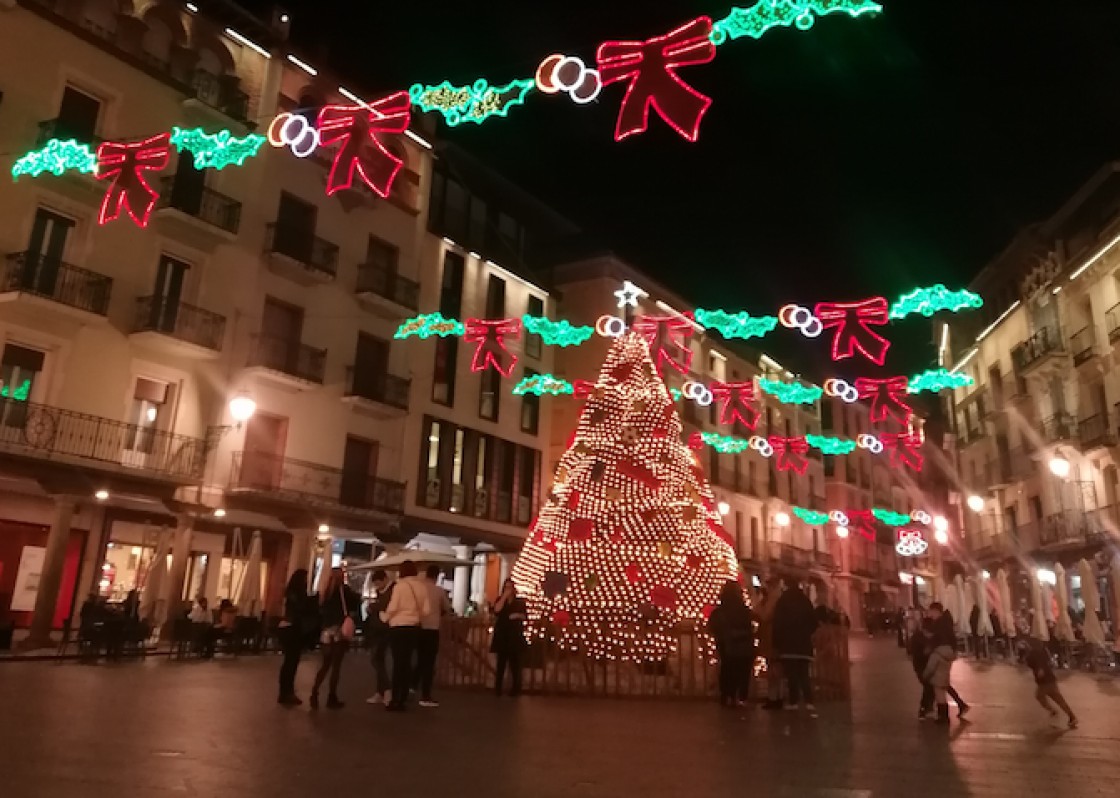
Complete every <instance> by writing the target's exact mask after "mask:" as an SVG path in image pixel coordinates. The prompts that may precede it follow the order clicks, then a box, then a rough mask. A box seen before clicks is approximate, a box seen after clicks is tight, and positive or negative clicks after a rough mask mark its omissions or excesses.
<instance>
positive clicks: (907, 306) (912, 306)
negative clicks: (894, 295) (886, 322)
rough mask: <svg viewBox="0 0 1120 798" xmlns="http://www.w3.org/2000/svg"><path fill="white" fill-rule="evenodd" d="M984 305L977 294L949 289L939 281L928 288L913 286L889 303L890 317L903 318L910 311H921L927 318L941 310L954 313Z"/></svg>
mask: <svg viewBox="0 0 1120 798" xmlns="http://www.w3.org/2000/svg"><path fill="white" fill-rule="evenodd" d="M983 306H984V300H983V299H981V298H980V295H979V294H974V293H972V292H971V291H967V290H965V289H961V290H960V291H950V290H949V289H948V288H946V287H945V286H943V285H942V284H941V283H938V284H937V285H932V286H930V287H929V288H915V289H914V290H913V291H911V292H910V293H909V294H903V295H902V296H901V297H899V299H898V301H897V302H895V303H894V304H893V305H891V314H890V315H891V318H892V319H896V320H897V319H904V318H906V317H907V316H909V315H910V314H911V313H921V314H922V315H923V316H925V317H926V318H927V319H928V318H929V317H930V316H932V315H933V314H935V313H937V312H938V311H941V310H948V311H951V312H953V313H956V312H957V311H958V310H969V309H972V308H980V307H983Z"/></svg>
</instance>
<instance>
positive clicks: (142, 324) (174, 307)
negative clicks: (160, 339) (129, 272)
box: [133, 296, 226, 352]
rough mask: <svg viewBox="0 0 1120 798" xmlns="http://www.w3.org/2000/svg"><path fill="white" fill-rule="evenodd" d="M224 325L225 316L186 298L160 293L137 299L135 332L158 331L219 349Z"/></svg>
mask: <svg viewBox="0 0 1120 798" xmlns="http://www.w3.org/2000/svg"><path fill="white" fill-rule="evenodd" d="M225 329H226V317H225V316H221V315H219V314H217V313H213V312H211V311H209V310H204V309H202V308H198V307H195V306H194V305H188V304H187V303H186V302H174V301H171V300H169V299H168V298H167V297H159V296H143V297H140V298H139V299H137V300H136V320H135V322H134V324H133V331H134V332H158V333H162V334H164V335H168V336H171V337H172V338H177V339H178V340H180V341H186V342H187V343H189V344H194V345H195V346H201V347H204V348H206V349H213V350H214V351H215V352H219V351H221V348H222V337H223V336H224V335H225Z"/></svg>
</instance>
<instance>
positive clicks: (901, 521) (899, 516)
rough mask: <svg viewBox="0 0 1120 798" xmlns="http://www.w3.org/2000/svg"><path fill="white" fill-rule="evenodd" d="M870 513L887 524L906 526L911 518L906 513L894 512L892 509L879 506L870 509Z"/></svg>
mask: <svg viewBox="0 0 1120 798" xmlns="http://www.w3.org/2000/svg"><path fill="white" fill-rule="evenodd" d="M871 514H872V515H874V516H875V517H876V518H878V519H879V520H880V521H882V522H883V523H884V524H886V525H887V526H906V525H907V524H909V523H910V522H911V520H912V519H911V518H910V516H909V515H908V514H907V513H896V512H895V511H894V510H884V509H883V508H881V507H876V508H874V509H872V511H871Z"/></svg>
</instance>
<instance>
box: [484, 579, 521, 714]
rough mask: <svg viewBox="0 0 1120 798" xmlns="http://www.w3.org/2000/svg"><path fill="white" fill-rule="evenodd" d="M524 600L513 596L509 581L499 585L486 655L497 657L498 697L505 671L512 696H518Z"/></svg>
mask: <svg viewBox="0 0 1120 798" xmlns="http://www.w3.org/2000/svg"><path fill="white" fill-rule="evenodd" d="M525 618H526V606H525V599H523V598H521V597H520V596H519V595H517V586H516V585H515V584H514V583H513V580H512V579H507V580H506V581H505V584H503V585H502V594H501V595H500V596H498V600H497V601H495V602H494V637H493V638H492V639H491V640H490V652H491V653H492V654H494V655H496V656H497V663H496V665H495V669H494V670H495V679H494V694H495V695H498V696H501V694H502V688H503V687H504V686H505V680H506V670H507V669H508V670H509V672H510V680H511V682H512V683H513V684H512V687H511V689H510V691H509V694H510V695H512V696H518V695H521V654H522V652H523V651H524V650H525Z"/></svg>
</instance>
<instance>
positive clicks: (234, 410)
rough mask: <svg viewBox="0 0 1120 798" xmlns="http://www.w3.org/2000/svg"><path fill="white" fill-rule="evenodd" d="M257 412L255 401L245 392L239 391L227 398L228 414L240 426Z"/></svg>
mask: <svg viewBox="0 0 1120 798" xmlns="http://www.w3.org/2000/svg"><path fill="white" fill-rule="evenodd" d="M256 412H257V403H256V402H254V401H253V399H252V397H250V396H249V395H248V394H246V393H239V394H238V395H237V396H235V397H233V398H232V399H230V400H229V414H230V416H231V417H232V418H233V420H234V421H235V422H237V426H239V427H240V426H241V425H242V424H244V423H245V422H246V421H248V420H249V419H251V418H252V417H253V414H254V413H256Z"/></svg>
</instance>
